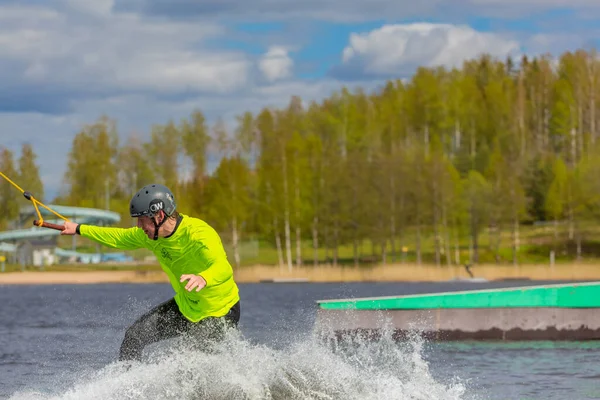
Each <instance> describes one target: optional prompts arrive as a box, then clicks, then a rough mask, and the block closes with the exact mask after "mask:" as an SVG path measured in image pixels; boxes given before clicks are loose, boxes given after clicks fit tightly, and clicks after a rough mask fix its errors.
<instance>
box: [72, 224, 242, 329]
mask: <svg viewBox="0 0 600 400" xmlns="http://www.w3.org/2000/svg"><path fill="white" fill-rule="evenodd" d="M179 215H180V216H181V220H180V221H179V223H178V225H177V227H176V229H175V232H174V233H173V234H171V235H170V236H168V237H161V238H159V239H158V240H156V241H155V240H152V239H150V238H148V236H146V234H145V233H144V231H143V230H142V229H140V228H137V227H132V228H113V227H99V226H92V225H83V224H82V225H80V226H79V233H80V235H81V236H83V237H86V238H89V239H92V240H94V241H96V242H98V243H102V244H104V245H106V246H109V247H112V248H118V249H123V250H133V249H139V248H147V249H149V250H151V251H152V252H153V253H154V254H155V255H156V257H157V259H158V260H159V262H160V265H161V267H162V269H163V270H164V271H165V273H166V274H167V276H168V277H169V280H170V282H171V285H172V286H173V289H174V290H175V301H176V303H177V305H178V306H179V310H180V311H181V313H182V314H183V315H184V316H185V317H186V318H187V319H188V320H190V321H192V322H198V321H200V320H202V319H204V318H206V317H221V316H223V315H225V314H227V312H228V311H229V309H230V308H231V307H232V306H233V305H234V304H235V303H236V302H238V301H239V299H240V297H239V291H238V287H237V284H236V283H235V281H234V279H233V269H232V267H231V264H230V263H229V261H228V260H227V255H226V253H225V249H224V248H223V244H222V242H221V238H220V237H219V235H218V234H217V232H216V231H215V230H214V229H213V228H212V227H211V226H210V225H208V224H207V223H206V222H205V221H203V220H201V219H198V218H193V217H189V216H187V215H183V214H179ZM184 274H195V275H200V276H202V277H203V278H204V280H206V287H204V288H203V289H202V290H200V291H199V292H197V291H196V289H193V290H192V291H187V290H186V289H185V285H187V283H188V281H184V282H179V280H180V278H181V275H184Z"/></svg>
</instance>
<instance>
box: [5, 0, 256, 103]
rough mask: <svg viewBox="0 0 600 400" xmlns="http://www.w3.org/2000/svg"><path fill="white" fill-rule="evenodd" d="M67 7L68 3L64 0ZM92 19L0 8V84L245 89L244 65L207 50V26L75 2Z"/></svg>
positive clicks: (243, 59)
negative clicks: (0, 63)
mask: <svg viewBox="0 0 600 400" xmlns="http://www.w3.org/2000/svg"><path fill="white" fill-rule="evenodd" d="M69 3H72V2H69ZM77 4H79V8H80V9H81V8H84V9H85V10H86V11H89V12H90V13H92V14H93V17H90V18H85V17H82V16H81V15H80V14H76V13H75V14H74V13H71V14H69V13H66V12H65V13H61V12H58V11H51V10H48V9H45V8H41V7H18V6H17V7H14V6H13V7H0V59H3V60H4V61H5V62H10V65H12V66H13V68H8V69H7V70H4V71H0V79H3V80H4V81H9V82H13V83H16V82H20V83H22V84H31V85H39V84H44V85H46V86H54V87H60V88H61V89H62V90H68V89H77V90H81V89H84V90H85V91H86V92H88V93H90V92H108V91H127V90H137V91H150V92H160V93H169V92H172V93H175V92H181V91H215V92H227V91H232V90H236V89H238V88H240V87H243V86H245V85H246V84H247V81H248V80H249V71H250V68H251V67H252V60H251V59H250V58H249V57H247V56H246V55H245V54H244V53H242V52H241V51H217V50H210V51H209V50H207V49H205V48H204V47H203V42H204V41H205V40H207V39H211V38H215V37H216V36H217V35H219V34H222V33H223V32H224V30H223V29H222V28H221V27H220V26H218V25H216V24H214V23H202V24H197V23H191V22H173V21H171V22H169V21H161V20H150V19H144V18H142V17H141V16H139V15H135V14H116V15H114V14H110V7H111V2H104V3H93V4H95V5H94V6H93V7H91V8H86V7H88V6H89V5H90V4H92V3H78V2H77Z"/></svg>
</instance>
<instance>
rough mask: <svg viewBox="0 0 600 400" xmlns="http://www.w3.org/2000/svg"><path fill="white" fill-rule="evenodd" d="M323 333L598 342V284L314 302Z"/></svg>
mask: <svg viewBox="0 0 600 400" xmlns="http://www.w3.org/2000/svg"><path fill="white" fill-rule="evenodd" d="M317 304H318V311H317V324H318V326H319V327H320V329H323V330H326V331H328V332H331V331H334V332H336V333H338V334H341V333H353V332H354V333H363V334H368V335H372V334H375V335H376V334H377V332H378V331H380V330H381V329H382V328H383V327H384V326H387V327H389V328H391V329H393V330H394V336H395V337H404V336H406V334H407V333H409V332H411V331H412V332H418V333H419V334H421V335H423V336H425V337H427V338H430V339H437V340H596V339H600V282H588V283H573V284H556V285H540V286H526V287H512V288H502V289H485V290H468V291H457V292H444V293H429V294H418V295H406V296H388V297H370V298H355V299H340V300H319V301H317Z"/></svg>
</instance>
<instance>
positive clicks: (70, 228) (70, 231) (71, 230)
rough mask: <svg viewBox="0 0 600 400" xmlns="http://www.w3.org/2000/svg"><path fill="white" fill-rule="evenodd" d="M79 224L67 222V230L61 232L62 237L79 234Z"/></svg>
mask: <svg viewBox="0 0 600 400" xmlns="http://www.w3.org/2000/svg"><path fill="white" fill-rule="evenodd" d="M77 225H79V224H77V223H75V222H71V221H65V225H64V226H65V229H64V230H63V231H61V232H60V234H61V235H74V234H76V233H77V231H76V229H77Z"/></svg>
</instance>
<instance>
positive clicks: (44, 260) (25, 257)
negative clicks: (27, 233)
mask: <svg viewBox="0 0 600 400" xmlns="http://www.w3.org/2000/svg"><path fill="white" fill-rule="evenodd" d="M56 239H57V237H56V236H54V237H51V238H50V239H46V240H36V239H30V240H22V241H19V242H18V243H17V248H16V258H17V263H18V264H19V265H21V267H25V266H31V265H33V266H36V267H44V266H48V265H53V264H56V262H57V259H56V256H55V255H54V249H55V248H56Z"/></svg>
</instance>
